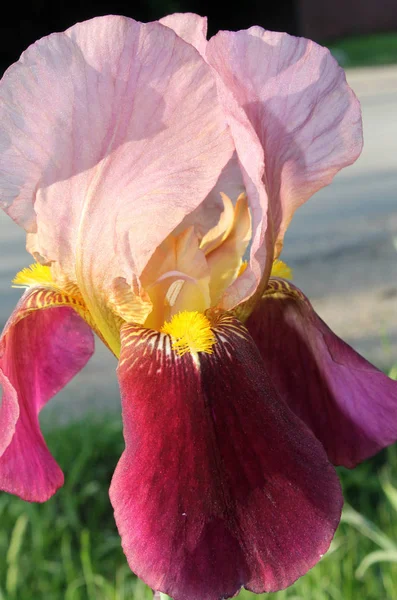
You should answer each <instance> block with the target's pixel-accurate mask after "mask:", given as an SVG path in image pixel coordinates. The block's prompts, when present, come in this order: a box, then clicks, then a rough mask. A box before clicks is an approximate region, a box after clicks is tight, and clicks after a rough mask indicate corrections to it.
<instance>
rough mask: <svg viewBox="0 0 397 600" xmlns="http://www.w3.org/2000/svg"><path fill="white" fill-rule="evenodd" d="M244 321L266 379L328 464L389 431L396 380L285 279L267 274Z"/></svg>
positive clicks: (396, 406)
mask: <svg viewBox="0 0 397 600" xmlns="http://www.w3.org/2000/svg"><path fill="white" fill-rule="evenodd" d="M246 326H247V328H248V330H249V332H250V334H251V336H252V337H253V339H254V341H255V342H256V344H257V346H258V349H259V350H260V352H261V354H262V358H263V360H264V362H265V365H266V369H267V372H268V373H269V376H270V379H271V380H272V383H273V385H274V387H275V388H276V389H277V391H278V392H279V393H280V395H281V397H282V398H283V399H284V400H285V401H286V402H287V404H288V405H289V407H290V408H291V409H292V410H293V411H294V412H295V414H296V415H297V416H298V417H299V418H301V419H302V420H303V421H304V422H305V423H306V424H307V425H308V426H309V427H310V429H311V430H312V431H313V433H314V434H315V435H316V437H317V438H318V439H319V440H320V441H321V443H322V444H323V446H324V448H325V449H326V451H327V454H328V457H329V459H330V460H331V461H332V462H333V463H334V464H336V465H344V466H345V467H354V466H355V465H356V464H357V463H359V462H361V461H363V460H364V459H366V458H368V457H369V456H372V455H373V454H375V453H376V452H378V451H379V450H380V449H381V448H384V447H385V446H388V445H390V444H392V443H393V442H395V441H396V439H397V382H396V381H393V380H391V379H390V378H389V377H387V376H386V375H385V374H384V373H382V372H381V371H379V370H378V369H376V368H375V367H374V366H373V365H371V364H370V363H369V362H368V361H366V360H365V359H364V358H363V357H362V356H360V355H359V354H358V353H357V352H356V351H355V350H353V348H351V347H350V346H348V344H346V343H345V342H344V341H343V340H341V339H340V338H338V337H337V336H336V335H335V334H334V333H333V332H332V331H331V330H330V329H329V327H328V326H327V325H326V324H325V323H324V321H322V320H321V319H320V317H319V316H318V315H317V314H316V313H315V312H314V310H313V308H312V306H311V304H310V302H309V300H308V299H307V298H306V297H305V296H304V294H303V293H302V292H301V291H300V290H299V289H298V288H297V287H295V286H294V285H292V284H291V283H289V282H287V281H285V280H282V279H271V280H270V282H269V289H268V291H267V293H266V294H265V296H264V297H263V299H262V301H261V303H260V304H259V305H258V307H257V308H256V309H255V311H254V312H253V313H252V315H251V317H250V318H249V319H248V321H247V323H246Z"/></svg>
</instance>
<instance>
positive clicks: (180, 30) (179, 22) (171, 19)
mask: <svg viewBox="0 0 397 600" xmlns="http://www.w3.org/2000/svg"><path fill="white" fill-rule="evenodd" d="M159 23H161V24H162V25H165V26H166V27H169V28H170V29H173V31H175V33H176V34H177V35H178V36H179V37H180V38H182V39H183V40H184V41H185V42H188V43H189V44H192V46H194V47H195V48H196V49H197V50H198V51H199V52H200V54H201V55H202V56H205V50H206V47H207V17H200V16H199V15H196V14H194V13H174V14H173V15H167V16H166V17H163V18H162V19H160V20H159Z"/></svg>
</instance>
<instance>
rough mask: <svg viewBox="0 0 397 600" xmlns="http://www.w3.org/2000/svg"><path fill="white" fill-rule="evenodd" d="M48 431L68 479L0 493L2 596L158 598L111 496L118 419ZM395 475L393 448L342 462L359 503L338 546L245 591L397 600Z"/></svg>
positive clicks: (7, 599)
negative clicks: (131, 560)
mask: <svg viewBox="0 0 397 600" xmlns="http://www.w3.org/2000/svg"><path fill="white" fill-rule="evenodd" d="M46 437H47V441H48V443H49V446H50V448H51V451H52V452H53V454H54V455H55V457H56V458H57V460H58V461H59V463H60V464H61V465H62V467H63V469H64V472H65V476H66V482H65V486H64V487H63V488H62V489H61V490H60V491H59V492H58V493H57V494H56V495H55V496H54V497H53V498H52V499H51V500H50V501H48V502H47V503H45V504H42V505H38V504H28V503H25V502H23V501H21V500H19V499H17V498H14V497H12V496H9V495H7V494H1V495H0V522H1V527H0V556H1V557H2V558H3V559H2V560H1V561H0V600H127V599H128V600H145V599H149V598H151V597H152V595H151V592H150V590H149V589H148V588H146V586H144V585H143V584H142V583H141V582H140V581H138V580H137V579H136V578H135V577H134V576H133V575H132V573H131V572H130V571H129V569H128V566H127V563H126V561H125V558H124V555H123V553H122V550H121V548H120V540H119V536H118V534H117V530H116V527H115V524H114V521H113V514H112V510H111V506H110V503H109V500H108V494H107V490H108V487H109V482H110V479H111V475H112V472H113V470H114V467H115V465H116V462H117V460H118V458H119V456H120V453H121V451H122V448H123V440H122V434H121V426H120V423H119V422H116V421H112V419H109V418H107V419H105V418H103V419H102V420H96V421H95V420H92V419H87V420H85V421H83V422H80V423H74V424H70V425H68V426H66V427H63V428H62V429H56V430H54V431H49V432H48V435H47V436H46ZM396 473H397V448H395V447H394V448H390V449H388V450H387V451H385V452H383V453H381V454H380V455H378V456H377V457H376V458H374V459H372V460H371V461H368V462H366V463H364V464H363V465H361V466H360V467H359V468H358V469H356V470H354V471H350V472H349V471H347V470H344V469H342V470H341V471H340V475H341V478H342V482H343V486H344V491H345V498H346V500H347V502H348V503H349V505H351V507H353V508H351V509H350V508H348V509H347V510H346V511H345V513H344V519H343V522H342V524H341V525H340V527H339V530H338V532H337V534H336V537H335V540H334V542H333V545H332V547H331V551H330V552H329V553H328V554H327V555H326V556H325V557H324V558H323V560H322V561H321V562H320V564H318V565H317V566H316V567H315V568H314V569H313V570H312V571H310V572H309V573H308V574H307V575H306V576H305V577H303V578H302V579H300V580H299V581H298V582H297V583H296V584H295V585H294V586H292V587H291V588H289V589H288V590H285V591H283V592H278V593H276V594H268V595H264V596H259V597H258V596H253V595H251V594H249V593H248V592H242V593H241V595H240V598H241V599H245V600H247V599H248V598H252V599H253V598H266V599H268V600H273V599H275V600H283V599H288V600H350V599H351V600H355V599H356V598H365V600H385V599H390V600H392V599H395V598H397V563H396V562H395V561H396V560H397V559H396V557H397V499H396V498H397V491H396V489H395V487H396V480H395V479H394V481H393V480H392V475H393V477H396ZM382 486H383V487H382ZM374 552H377V554H374ZM379 552H380V554H379ZM377 560H382V562H377ZM363 561H364V562H363ZM365 561H366V562H365ZM371 561H375V562H371ZM393 561H394V562H393Z"/></svg>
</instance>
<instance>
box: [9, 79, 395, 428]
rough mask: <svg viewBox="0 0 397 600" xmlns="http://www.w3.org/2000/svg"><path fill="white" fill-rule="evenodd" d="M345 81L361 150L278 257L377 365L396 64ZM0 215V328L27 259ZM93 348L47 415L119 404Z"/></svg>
mask: <svg viewBox="0 0 397 600" xmlns="http://www.w3.org/2000/svg"><path fill="white" fill-rule="evenodd" d="M348 79H349V81H350V84H351V85H352V87H353V89H354V90H355V91H356V93H357V95H358V96H359V98H360V100H361V102H362V108H363V119H364V136H365V149H364V151H363V154H362V156H361V157H360V159H359V160H358V161H357V163H356V164H355V165H354V166H352V167H350V168H348V169H346V170H345V171H344V172H342V173H341V174H340V175H338V176H337V177H336V178H335V180H334V182H333V183H332V185H331V186H329V187H328V188H326V189H324V190H322V191H321V192H319V193H318V194H317V195H316V196H315V198H313V199H312V200H310V201H309V202H308V203H307V204H306V205H305V206H304V207H303V208H302V209H300V210H299V211H298V213H297V214H296V216H295V218H294V220H293V222H292V224H291V227H290V229H289V231H288V233H287V236H286V243H285V250H284V253H283V258H284V259H285V260H286V261H287V262H288V263H289V264H290V265H291V266H292V267H294V272H295V283H296V284H297V285H298V286H300V287H301V288H302V289H303V290H304V292H305V293H306V294H307V295H308V296H309V297H310V298H311V300H312V301H313V303H314V305H315V307H316V309H317V310H318V312H319V313H320V315H321V316H322V317H323V318H324V320H325V321H326V322H327V323H328V324H329V325H330V326H331V327H332V328H333V329H334V330H335V331H336V332H337V333H338V334H340V335H341V336H342V337H344V338H345V339H346V340H347V341H348V342H349V343H351V344H352V345H353V346H354V347H355V348H357V349H358V350H359V351H360V352H361V353H362V354H364V355H365V356H366V357H368V358H369V359H371V360H373V361H374V362H376V363H377V364H379V365H383V366H384V365H387V364H391V363H392V362H393V361H396V362H397V67H387V68H386V67H385V68H378V69H360V70H355V71H351V72H350V73H348ZM0 213H1V214H0V256H1V260H0V298H1V303H0V325H1V324H3V323H4V322H5V321H6V319H7V317H8V315H9V313H10V311H11V310H12V308H13V306H14V305H15V302H16V300H17V299H18V297H19V291H18V290H13V289H11V288H10V287H9V286H10V281H11V279H12V277H13V276H14V274H15V273H16V272H17V271H18V270H19V269H20V268H21V267H22V266H24V265H26V264H29V263H30V262H31V260H30V256H29V255H28V254H27V253H26V252H25V250H24V234H23V233H22V232H21V231H20V230H19V229H18V228H17V227H16V226H15V225H14V223H13V222H11V221H10V220H9V219H8V218H7V217H6V216H5V215H4V214H3V213H2V211H0ZM382 340H383V342H382ZM97 348H98V352H97V354H96V356H95V357H94V359H93V360H92V361H91V362H90V364H89V366H88V367H87V368H86V369H85V370H84V371H83V372H82V373H81V374H80V375H79V376H78V377H77V378H76V379H75V380H74V381H73V382H72V383H71V384H70V386H69V387H68V389H67V391H64V392H62V393H61V394H59V396H58V398H57V399H55V400H54V402H53V403H52V405H53V409H52V410H51V409H50V412H49V413H48V415H47V417H50V418H51V419H53V418H56V416H57V415H60V418H63V416H64V415H65V414H66V413H67V414H68V415H78V414H79V413H80V412H81V411H82V410H84V409H85V408H87V409H88V410H93V407H94V408H95V410H97V409H107V408H114V407H117V406H118V403H119V400H118V388H117V383H116V377H115V373H114V369H115V366H116V361H115V360H114V359H113V357H112V356H109V354H108V352H107V351H106V350H105V349H104V348H103V347H102V345H101V344H100V343H98V344H97ZM60 406H61V407H62V410H61V411H58V412H57V409H58V408H59V407H60ZM65 409H66V410H65Z"/></svg>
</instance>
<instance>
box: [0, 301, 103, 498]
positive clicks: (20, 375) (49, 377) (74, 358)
mask: <svg viewBox="0 0 397 600" xmlns="http://www.w3.org/2000/svg"><path fill="white" fill-rule="evenodd" d="M28 298H29V292H27V294H26V295H25V297H24V298H23V299H22V301H21V303H20V304H19V305H18V307H17V308H16V310H15V311H14V313H13V315H12V317H11V319H10V321H9V323H8V325H7V326H6V328H5V331H4V333H3V335H2V337H1V339H0V384H1V386H2V388H3V400H2V405H1V408H0V434H1V438H0V489H2V490H5V491H6V492H10V493H12V494H16V495H18V496H20V497H21V498H23V499H24V500H29V501H34V502H43V501H44V500H47V499H48V498H49V497H50V496H52V495H53V494H54V493H55V492H56V490H57V489H58V488H59V487H60V486H61V485H62V484H63V474H62V471H61V470H60V468H59V466H58V465H57V463H56V462H55V460H54V458H53V457H52V456H51V454H50V452H49V450H48V448H47V446H46V444H45V441H44V439H43V436H42V434H41V431H40V425H39V421H38V413H39V412H40V410H41V408H42V407H43V406H44V405H45V404H46V403H47V402H48V400H50V399H51V398H52V397H53V396H54V395H55V394H56V393H57V392H58V391H59V390H61V389H62V388H63V387H64V386H65V385H66V384H67V383H68V381H69V380H70V379H72V377H74V376H75V375H76V373H78V371H80V369H82V368H83V367H84V365H85V364H86V362H87V361H88V359H89V358H90V356H91V355H92V353H93V349H94V346H93V335H92V332H91V330H90V329H89V327H88V325H86V324H85V322H84V321H83V320H82V319H81V318H80V317H79V316H78V315H77V313H76V312H75V311H74V310H73V309H70V308H65V307H59V308H48V309H45V310H35V311H33V312H31V313H30V314H28V315H27V316H26V313H24V316H25V318H22V319H20V315H21V312H22V311H23V309H24V305H25V303H26V301H27V299H28Z"/></svg>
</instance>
